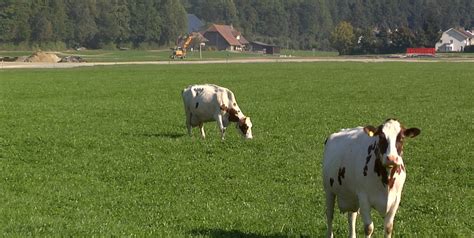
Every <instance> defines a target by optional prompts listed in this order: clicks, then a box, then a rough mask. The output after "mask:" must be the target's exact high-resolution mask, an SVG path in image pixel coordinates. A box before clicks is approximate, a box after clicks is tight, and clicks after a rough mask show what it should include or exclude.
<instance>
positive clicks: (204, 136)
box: [199, 122, 206, 139]
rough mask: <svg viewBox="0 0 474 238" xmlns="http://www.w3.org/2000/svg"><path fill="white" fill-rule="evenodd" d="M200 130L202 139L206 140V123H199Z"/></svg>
mask: <svg viewBox="0 0 474 238" xmlns="http://www.w3.org/2000/svg"><path fill="white" fill-rule="evenodd" d="M199 130H200V131H201V137H202V138H203V139H205V138H206V133H205V132H204V123H202V122H201V123H199Z"/></svg>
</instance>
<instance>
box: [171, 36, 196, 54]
mask: <svg viewBox="0 0 474 238" xmlns="http://www.w3.org/2000/svg"><path fill="white" fill-rule="evenodd" d="M192 40H193V37H192V35H191V34H190V35H188V36H187V37H186V40H184V43H183V44H182V45H180V44H178V46H176V47H175V48H172V50H173V53H172V54H171V56H170V58H172V59H184V58H186V49H187V48H188V46H189V44H190V43H191V41H192Z"/></svg>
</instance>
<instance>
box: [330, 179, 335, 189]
mask: <svg viewBox="0 0 474 238" xmlns="http://www.w3.org/2000/svg"><path fill="white" fill-rule="evenodd" d="M329 184H330V185H331V187H332V185H333V184H334V179H333V178H330V179H329Z"/></svg>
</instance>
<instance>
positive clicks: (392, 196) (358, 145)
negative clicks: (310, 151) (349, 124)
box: [323, 119, 420, 237]
mask: <svg viewBox="0 0 474 238" xmlns="http://www.w3.org/2000/svg"><path fill="white" fill-rule="evenodd" d="M418 134H420V129H418V128H409V129H406V128H405V127H403V126H402V125H401V124H400V122H398V121H397V120H396V119H388V120H386V121H385V122H384V123H383V124H382V125H380V126H379V127H378V128H375V127H373V126H366V127H357V128H352V129H343V130H341V131H339V132H337V133H334V134H332V135H330V136H329V138H328V139H327V141H326V145H325V148H324V160H323V183H324V191H325V192H326V218H327V229H328V230H327V237H333V233H332V219H333V214H334V204H335V200H336V198H337V203H338V206H339V209H340V211H341V212H348V222H349V229H350V230H349V232H350V237H355V236H356V235H355V234H356V233H355V223H356V217H357V213H358V212H359V210H360V213H361V216H362V219H363V222H364V228H365V235H366V237H370V236H371V235H372V232H373V230H374V225H373V223H372V219H371V217H370V210H371V208H375V209H376V210H377V211H378V212H379V213H380V214H381V215H382V216H383V217H384V219H385V222H384V231H385V237H391V234H392V230H393V220H394V217H395V213H396V212H397V209H398V205H399V204H400V199H401V193H402V188H403V183H404V182H405V177H406V170H405V165H404V164H403V160H402V154H403V139H404V138H407V137H415V136H417V135H418Z"/></svg>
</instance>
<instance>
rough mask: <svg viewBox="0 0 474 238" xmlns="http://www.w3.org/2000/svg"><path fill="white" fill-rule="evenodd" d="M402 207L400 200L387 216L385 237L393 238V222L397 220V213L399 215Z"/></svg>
mask: <svg viewBox="0 0 474 238" xmlns="http://www.w3.org/2000/svg"><path fill="white" fill-rule="evenodd" d="M399 205H400V199H398V200H397V201H396V202H395V204H394V206H393V208H392V209H390V211H389V212H388V213H387V215H385V221H384V234H385V235H384V236H385V237H388V238H390V237H392V232H393V220H394V219H395V213H397V210H398V206H399Z"/></svg>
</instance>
